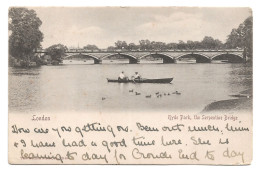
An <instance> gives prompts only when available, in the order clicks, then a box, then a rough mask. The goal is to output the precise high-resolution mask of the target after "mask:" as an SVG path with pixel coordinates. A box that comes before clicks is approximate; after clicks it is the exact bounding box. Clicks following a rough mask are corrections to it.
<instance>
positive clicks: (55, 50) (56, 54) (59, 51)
mask: <svg viewBox="0 0 260 171" xmlns="http://www.w3.org/2000/svg"><path fill="white" fill-rule="evenodd" d="M67 50H68V48H67V47H66V46H64V45H62V44H56V45H52V46H50V47H48V48H47V49H46V52H47V55H50V56H51V59H52V60H53V61H57V62H61V61H62V57H63V56H65V52H66V51H67Z"/></svg>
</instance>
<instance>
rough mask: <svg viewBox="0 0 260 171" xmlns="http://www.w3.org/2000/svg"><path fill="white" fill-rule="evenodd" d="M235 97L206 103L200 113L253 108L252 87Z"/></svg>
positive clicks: (250, 109)
mask: <svg viewBox="0 0 260 171" xmlns="http://www.w3.org/2000/svg"><path fill="white" fill-rule="evenodd" d="M236 96H237V99H229V100H221V101H216V102H213V103H211V104H209V105H207V106H206V107H205V108H204V109H203V111H202V112H201V113H210V112H211V113H212V112H232V113H233V112H237V111H247V112H252V110H253V97H252V89H249V90H245V91H242V92H240V94H238V95H236Z"/></svg>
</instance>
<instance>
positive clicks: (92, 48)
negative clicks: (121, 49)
mask: <svg viewBox="0 0 260 171" xmlns="http://www.w3.org/2000/svg"><path fill="white" fill-rule="evenodd" d="M83 49H86V50H91V51H94V50H100V49H99V48H98V47H97V46H96V45H87V46H84V47H83Z"/></svg>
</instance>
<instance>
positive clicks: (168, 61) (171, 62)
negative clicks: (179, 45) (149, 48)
mask: <svg viewBox="0 0 260 171" xmlns="http://www.w3.org/2000/svg"><path fill="white" fill-rule="evenodd" d="M163 63H164V64H174V63H176V59H171V58H163Z"/></svg>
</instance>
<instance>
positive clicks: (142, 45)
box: [139, 39, 151, 50]
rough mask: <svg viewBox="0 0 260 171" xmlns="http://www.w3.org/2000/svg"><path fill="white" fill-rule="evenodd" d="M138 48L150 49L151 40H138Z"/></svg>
mask: <svg viewBox="0 0 260 171" xmlns="http://www.w3.org/2000/svg"><path fill="white" fill-rule="evenodd" d="M139 45H140V50H150V49H151V42H150V40H147V39H146V40H140V41H139Z"/></svg>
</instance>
